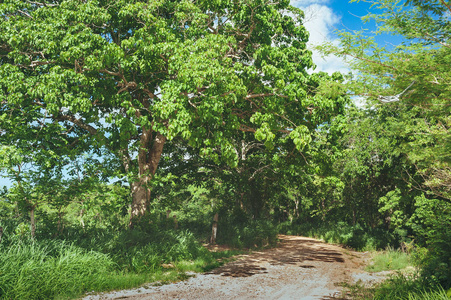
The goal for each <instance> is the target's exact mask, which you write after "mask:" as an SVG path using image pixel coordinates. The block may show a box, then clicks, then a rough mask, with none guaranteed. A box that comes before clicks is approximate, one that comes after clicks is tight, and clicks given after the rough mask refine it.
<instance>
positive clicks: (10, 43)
mask: <svg viewBox="0 0 451 300" xmlns="http://www.w3.org/2000/svg"><path fill="white" fill-rule="evenodd" d="M0 18H1V22H0V101H1V106H0V120H1V123H0V130H2V134H1V139H2V143H3V144H7V145H8V144H13V143H16V142H17V141H22V143H24V144H25V145H26V146H27V147H35V148H37V149H38V148H41V149H47V150H48V149H53V151H54V152H57V151H60V150H61V149H63V148H67V147H72V148H74V149H76V151H72V152H65V153H66V154H67V155H71V156H72V157H73V156H74V155H76V154H77V153H79V152H86V151H91V152H92V151H99V150H105V151H108V152H109V153H112V154H113V155H114V157H115V159H116V160H117V162H118V163H119V164H120V166H121V174H122V175H127V176H128V180H129V184H130V187H131V194H132V199H133V200H132V210H131V217H132V218H134V217H136V216H140V215H143V214H144V213H145V211H146V209H147V207H148V204H149V201H150V182H151V180H152V178H153V176H154V174H155V172H156V170H157V166H158V163H159V160H160V157H161V154H162V152H163V147H164V145H165V143H167V141H170V140H172V139H174V138H175V137H179V138H182V139H184V140H185V141H187V143H188V144H189V145H190V146H193V147H195V148H199V149H201V153H202V154H203V155H206V156H210V155H212V156H215V155H216V154H215V150H214V149H218V148H219V149H220V151H221V157H222V158H224V159H226V160H227V161H229V163H230V164H232V165H233V164H234V161H236V157H237V155H236V153H235V151H234V147H233V146H232V144H231V140H230V137H232V136H233V135H234V134H236V132H237V131H238V130H241V131H245V132H253V133H255V136H256V137H257V138H258V139H259V140H261V141H263V142H264V143H265V144H266V146H267V147H271V146H272V145H273V142H274V139H275V138H276V134H277V133H285V136H287V135H289V136H290V137H291V138H293V141H294V142H295V144H296V145H297V146H298V147H299V148H302V147H303V146H304V145H305V144H306V143H307V142H308V135H309V130H311V129H313V128H314V127H315V125H312V124H318V122H320V121H321V120H322V119H323V118H324V116H325V115H328V114H331V113H333V111H334V108H335V107H337V106H336V101H344V100H343V99H342V98H338V100H337V99H336V98H337V97H331V95H330V89H329V88H328V85H329V84H330V80H326V79H324V80H321V78H318V77H316V76H313V77H312V76H311V75H309V74H308V73H307V71H306V70H307V69H308V68H310V67H312V60H311V53H310V51H308V50H307V49H306V42H307V39H308V33H307V32H306V30H305V28H304V27H303V26H302V12H301V11H300V10H298V9H296V8H294V7H292V6H290V5H289V1H288V0H282V1H273V0H239V1H228V0H227V1H226V0H218V1H207V0H199V1H189V0H185V1H172V0H158V1H124V0H97V1H91V0H61V1H59V0H52V1H47V0H42V1H40V2H39V1H22V0H5V1H3V2H2V4H0ZM326 90H327V92H325V91H326ZM338 106H341V105H338ZM99 154H100V153H99ZM121 174H120V175H121Z"/></svg>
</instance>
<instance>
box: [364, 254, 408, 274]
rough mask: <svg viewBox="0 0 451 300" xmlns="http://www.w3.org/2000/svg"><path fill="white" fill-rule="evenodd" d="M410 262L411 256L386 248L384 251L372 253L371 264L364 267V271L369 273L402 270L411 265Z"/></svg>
mask: <svg viewBox="0 0 451 300" xmlns="http://www.w3.org/2000/svg"><path fill="white" fill-rule="evenodd" d="M411 262H412V261H411V255H409V254H407V253H405V252H401V251H399V250H394V249H393V248H388V249H387V250H385V251H382V252H376V253H374V254H373V258H372V262H371V264H370V265H368V266H367V267H366V270H367V271H369V272H380V271H388V270H395V271H396V270H402V269H405V268H406V267H408V266H409V265H411Z"/></svg>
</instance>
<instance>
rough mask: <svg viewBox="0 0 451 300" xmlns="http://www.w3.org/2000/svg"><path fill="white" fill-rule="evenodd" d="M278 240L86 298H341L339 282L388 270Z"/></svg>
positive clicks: (343, 253)
mask: <svg viewBox="0 0 451 300" xmlns="http://www.w3.org/2000/svg"><path fill="white" fill-rule="evenodd" d="M279 239H280V243H279V244H278V246H277V247H276V248H271V249H265V250H261V251H253V252H252V253H251V254H246V255H239V256H238V257H237V258H236V260H234V261H232V262H229V263H227V264H225V265H223V266H221V267H219V268H217V269H214V270H212V271H210V272H207V273H204V274H190V275H192V277H191V278H189V279H188V280H185V281H180V282H177V283H172V284H167V285H160V286H158V285H155V284H153V285H150V286H146V287H141V288H138V289H134V290H125V291H117V292H111V293H105V294H100V295H91V296H88V297H86V298H84V299H85V300H88V299H90V300H94V299H129V300H138V299H139V300H145V299H215V300H221V299H227V300H229V299H344V298H345V297H344V296H345V295H344V292H343V287H342V286H343V283H348V284H353V283H355V282H357V281H359V280H360V282H361V283H362V284H373V283H375V282H378V281H380V280H382V279H383V278H384V276H386V275H387V274H386V273H383V272H381V273H372V274H371V273H367V272H365V271H364V267H365V266H366V265H367V264H368V263H369V260H370V253H361V252H355V251H352V250H349V249H345V248H343V247H340V246H337V245H331V244H326V243H323V242H322V241H320V240H316V239H312V238H306V237H300V236H288V235H280V236H279Z"/></svg>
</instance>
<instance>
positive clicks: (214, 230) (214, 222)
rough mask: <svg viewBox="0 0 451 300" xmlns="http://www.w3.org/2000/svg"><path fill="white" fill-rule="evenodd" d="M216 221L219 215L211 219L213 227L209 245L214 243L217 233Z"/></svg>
mask: <svg viewBox="0 0 451 300" xmlns="http://www.w3.org/2000/svg"><path fill="white" fill-rule="evenodd" d="M218 220H219V214H218V213H216V214H215V216H214V218H213V226H212V227H211V238H210V244H215V243H216V234H217V233H218Z"/></svg>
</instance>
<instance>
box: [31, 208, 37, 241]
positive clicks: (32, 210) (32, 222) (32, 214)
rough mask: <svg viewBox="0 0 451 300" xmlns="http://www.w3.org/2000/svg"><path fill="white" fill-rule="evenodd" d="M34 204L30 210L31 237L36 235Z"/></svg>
mask: <svg viewBox="0 0 451 300" xmlns="http://www.w3.org/2000/svg"><path fill="white" fill-rule="evenodd" d="M34 209H35V207H34V205H33V206H32V207H31V210H30V227H31V238H32V239H34V237H35V235H36V221H35V219H34Z"/></svg>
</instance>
